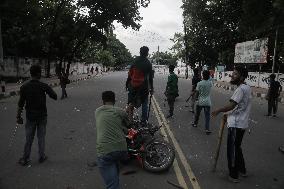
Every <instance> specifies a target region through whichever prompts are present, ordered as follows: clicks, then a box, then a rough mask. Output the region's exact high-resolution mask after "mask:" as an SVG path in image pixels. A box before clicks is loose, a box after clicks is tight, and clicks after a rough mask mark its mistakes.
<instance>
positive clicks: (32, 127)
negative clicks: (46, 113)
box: [23, 117, 47, 159]
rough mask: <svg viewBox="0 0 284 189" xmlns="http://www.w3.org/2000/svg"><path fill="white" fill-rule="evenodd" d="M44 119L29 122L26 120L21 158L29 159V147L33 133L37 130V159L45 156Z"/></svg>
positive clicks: (45, 121) (45, 120)
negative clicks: (24, 141) (24, 140)
mask: <svg viewBox="0 0 284 189" xmlns="http://www.w3.org/2000/svg"><path fill="white" fill-rule="evenodd" d="M46 123H47V119H46V117H45V118H43V119H41V120H36V121H31V120H28V119H27V122H26V125H25V130H26V144H25V149H24V156H23V158H25V159H29V158H30V154H31V147H32V144H33V140H34V136H35V132H36V130H37V139H38V153H39V157H44V156H45V153H44V151H45V133H46Z"/></svg>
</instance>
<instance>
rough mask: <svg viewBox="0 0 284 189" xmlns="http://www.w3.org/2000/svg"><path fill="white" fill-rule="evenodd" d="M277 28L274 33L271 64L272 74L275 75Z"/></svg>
mask: <svg viewBox="0 0 284 189" xmlns="http://www.w3.org/2000/svg"><path fill="white" fill-rule="evenodd" d="M278 29H279V28H278V27H277V28H276V33H275V42H274V53H273V64H272V73H273V74H274V73H275V60H276V50H277V38H278Z"/></svg>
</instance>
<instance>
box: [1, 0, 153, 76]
mask: <svg viewBox="0 0 284 189" xmlns="http://www.w3.org/2000/svg"><path fill="white" fill-rule="evenodd" d="M149 3H150V1H149V0H108V1H105V0H58V1H57V0H41V1H37V0H2V1H1V2H0V19H1V21H2V36H3V47H4V48H3V49H4V54H5V56H29V57H35V58H44V59H47V60H48V70H47V76H49V68H50V61H51V60H61V62H62V61H67V62H68V65H69V66H70V63H71V62H72V61H74V60H82V59H83V58H86V57H88V56H87V52H90V48H92V47H97V46H98V45H99V46H102V47H103V48H107V40H108V37H107V36H108V34H109V31H110V29H111V26H112V23H113V22H114V21H117V22H119V23H121V24H122V25H123V26H124V27H125V28H127V27H131V28H133V29H136V30H138V29H139V28H140V24H139V22H140V21H141V20H142V17H141V16H140V13H139V8H140V7H147V6H148V4H149ZM116 40H117V39H116ZM116 59H117V61H119V62H120V63H122V62H123V61H122V60H121V57H120V58H116ZM126 61H127V60H126ZM117 63H118V62H117ZM67 69H68V66H67Z"/></svg>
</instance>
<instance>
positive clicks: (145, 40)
mask: <svg viewBox="0 0 284 189" xmlns="http://www.w3.org/2000/svg"><path fill="white" fill-rule="evenodd" d="M181 5H182V0H151V3H150V5H149V6H148V7H147V8H143V9H141V10H140V13H141V16H142V17H143V20H142V22H141V23H140V24H141V25H142V27H141V28H140V30H139V31H134V30H132V29H124V28H123V27H122V26H121V25H118V24H115V26H116V29H115V31H114V33H115V34H116V35H117V38H118V39H119V40H120V41H121V42H122V43H124V44H125V45H126V47H127V48H128V49H129V50H130V52H131V54H132V55H139V49H140V47H141V46H144V45H145V46H148V47H149V49H150V53H152V52H153V51H157V49H158V45H159V46H160V51H166V50H168V49H169V48H170V47H171V46H172V45H173V43H172V42H171V41H170V38H173V36H174V33H175V32H182V31H183V29H182V21H183V19H182V9H181V8H180V7H181Z"/></svg>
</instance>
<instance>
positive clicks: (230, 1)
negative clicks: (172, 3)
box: [174, 0, 284, 66]
mask: <svg viewBox="0 0 284 189" xmlns="http://www.w3.org/2000/svg"><path fill="white" fill-rule="evenodd" d="M182 8H183V16H184V26H185V36H184V41H185V42H184V44H186V47H185V49H186V51H188V54H189V57H188V61H189V63H190V64H191V65H192V66H194V65H195V64H196V63H197V62H199V64H200V65H203V64H207V65H211V66H214V65H216V64H218V63H223V64H233V57H234V48H235V44H236V43H239V42H243V41H247V40H254V39H256V38H261V37H269V39H270V40H269V41H270V46H269V49H270V52H271V50H272V49H273V44H272V43H273V41H274V39H275V30H276V29H277V28H279V39H278V40H279V44H278V45H279V46H281V44H283V39H284V36H283V33H284V14H283V13H284V3H283V0H275V1H270V0H242V1H234V0H224V1H219V0H207V1H200V0H183V6H182ZM175 37H177V36H175ZM178 37H179V39H181V38H182V37H181V36H178ZM180 43H181V42H180V41H179V40H176V43H175V46H174V49H178V48H176V46H178V47H179V46H180ZM279 49H280V50H279V53H280V52H281V51H282V50H281V49H282V48H281V47H279ZM175 54H183V55H184V56H185V52H184V49H179V50H178V53H175Z"/></svg>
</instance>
